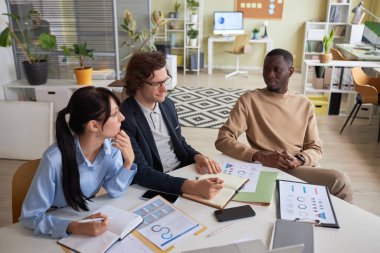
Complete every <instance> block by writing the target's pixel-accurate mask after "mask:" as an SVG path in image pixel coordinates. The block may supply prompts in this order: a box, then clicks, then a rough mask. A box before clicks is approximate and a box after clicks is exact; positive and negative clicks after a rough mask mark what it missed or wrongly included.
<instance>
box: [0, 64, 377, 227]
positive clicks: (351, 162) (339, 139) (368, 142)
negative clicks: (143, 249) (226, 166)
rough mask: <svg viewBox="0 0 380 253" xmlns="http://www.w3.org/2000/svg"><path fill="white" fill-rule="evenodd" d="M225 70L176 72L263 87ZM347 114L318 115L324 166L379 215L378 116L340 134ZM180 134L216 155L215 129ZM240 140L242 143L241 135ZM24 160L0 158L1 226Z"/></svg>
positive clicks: (190, 82) (297, 80) (186, 82)
mask: <svg viewBox="0 0 380 253" xmlns="http://www.w3.org/2000/svg"><path fill="white" fill-rule="evenodd" d="M226 72H227V71H220V70H219V71H215V72H214V73H213V75H207V72H206V71H204V72H202V73H201V74H200V75H199V76H197V75H194V74H187V75H186V76H183V75H182V74H181V73H179V76H178V83H179V84H178V85H179V86H193V87H225V88H248V89H249V88H251V89H254V88H258V87H265V83H264V82H263V80H262V77H261V74H260V73H258V72H252V71H251V72H250V75H251V79H248V78H244V77H233V78H231V79H228V80H226V79H225V78H224V75H225V74H226ZM290 89H291V90H294V91H301V75H300V74H299V73H295V74H294V75H293V77H292V78H291V83H290ZM345 119H346V116H318V127H319V132H320V136H321V138H322V140H323V146H324V158H323V159H322V160H321V161H320V164H321V165H322V166H323V167H328V168H335V169H339V170H342V171H344V172H346V173H347V174H348V176H349V177H350V179H351V182H352V185H353V189H354V204H355V205H357V206H359V207H361V208H363V209H365V210H367V211H369V212H371V213H374V214H376V215H378V216H380V201H379V199H380V166H379V164H380V144H378V143H377V132H378V124H379V121H378V120H379V119H378V118H375V119H374V120H373V121H372V124H371V125H369V124H368V119H355V122H354V124H353V125H352V126H347V128H346V129H345V131H344V132H343V134H342V135H340V134H339V130H340V128H341V126H342V125H343V123H344V121H345ZM182 132H183V135H184V136H185V137H186V139H187V141H188V143H190V144H191V145H192V146H193V147H194V148H195V149H197V150H198V151H200V152H202V153H204V154H207V155H210V156H212V155H215V154H217V153H218V151H216V150H215V148H214V141H215V139H216V136H217V133H218V130H216V129H206V128H183V129H182ZM241 140H242V141H244V142H245V140H244V136H242V137H241ZM22 163H23V161H17V160H4V159H0V194H1V195H0V227H1V226H6V225H9V224H11V221H12V214H11V180H12V176H13V173H14V171H15V169H16V168H17V167H18V166H20V165H21V164H22Z"/></svg>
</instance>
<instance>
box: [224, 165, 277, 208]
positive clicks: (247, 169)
mask: <svg viewBox="0 0 380 253" xmlns="http://www.w3.org/2000/svg"><path fill="white" fill-rule="evenodd" d="M222 172H223V173H225V174H229V175H236V176H239V177H242V178H246V179H248V180H249V181H248V182H247V183H246V184H245V185H244V186H243V188H241V189H240V190H239V192H238V193H237V194H236V195H235V196H234V197H233V199H232V200H235V201H239V202H245V203H250V204H257V205H263V206H268V205H269V204H270V202H271V200H272V196H273V192H274V188H275V187H276V179H277V172H271V171H263V170H262V164H260V163H246V162H223V163H222Z"/></svg>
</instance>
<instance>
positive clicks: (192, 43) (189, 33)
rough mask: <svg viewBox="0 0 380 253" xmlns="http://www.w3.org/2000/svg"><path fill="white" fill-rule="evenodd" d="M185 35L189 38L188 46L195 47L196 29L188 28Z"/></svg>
mask: <svg viewBox="0 0 380 253" xmlns="http://www.w3.org/2000/svg"><path fill="white" fill-rule="evenodd" d="M187 36H189V39H190V46H191V47H196V46H197V38H198V30H195V29H192V28H191V29H190V30H188V31H187Z"/></svg>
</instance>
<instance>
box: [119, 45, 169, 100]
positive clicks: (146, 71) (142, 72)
mask: <svg viewBox="0 0 380 253" xmlns="http://www.w3.org/2000/svg"><path fill="white" fill-rule="evenodd" d="M165 66H166V59H165V55H163V54H162V53H160V52H141V53H135V54H134V55H133V56H132V58H131V59H130V61H129V63H128V65H127V71H126V73H125V77H124V83H125V84H124V88H125V92H126V93H127V96H131V95H134V94H135V93H136V91H137V90H138V89H140V88H141V87H142V84H143V83H144V81H145V80H147V79H148V78H153V77H154V71H156V70H159V69H162V68H164V67H165Z"/></svg>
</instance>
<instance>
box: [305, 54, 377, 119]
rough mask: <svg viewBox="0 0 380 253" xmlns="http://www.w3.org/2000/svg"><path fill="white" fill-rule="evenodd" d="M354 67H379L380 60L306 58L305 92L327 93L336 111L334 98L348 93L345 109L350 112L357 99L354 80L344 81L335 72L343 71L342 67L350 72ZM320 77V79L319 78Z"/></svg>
mask: <svg viewBox="0 0 380 253" xmlns="http://www.w3.org/2000/svg"><path fill="white" fill-rule="evenodd" d="M353 67H363V68H377V67H380V62H370V61H331V62H329V63H320V62H319V60H304V63H303V69H304V71H303V72H302V84H303V93H304V94H305V95H319V96H321V95H322V96H324V95H325V96H326V97H327V98H328V102H329V107H330V108H329V111H330V112H331V111H334V110H332V109H333V108H331V102H332V100H334V99H335V98H336V97H337V96H340V95H335V94H348V95H347V96H348V98H347V99H346V106H345V107H346V109H345V110H344V111H345V113H348V112H349V111H350V110H351V108H352V106H353V104H354V100H355V94H356V92H355V91H354V85H353V83H352V82H350V83H346V82H343V83H342V82H341V80H340V79H339V78H338V79H336V78H334V76H339V75H335V72H337V71H341V69H342V68H344V69H345V70H344V71H345V73H348V72H350V69H351V68H353ZM320 70H321V71H320ZM322 70H323V71H322ZM318 72H320V73H318ZM322 72H324V73H322ZM318 78H320V79H319V80H317V79H318ZM332 94H333V96H332ZM350 94H353V95H350ZM333 102H334V101H333ZM338 111H339V110H338ZM338 113H339V112H338ZM330 114H331V113H330Z"/></svg>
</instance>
